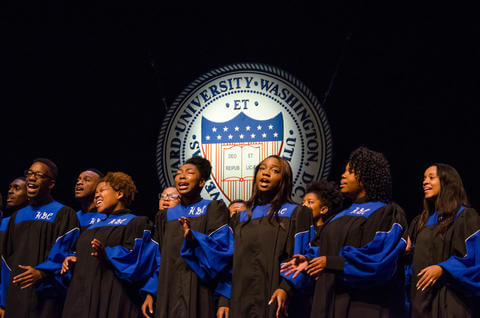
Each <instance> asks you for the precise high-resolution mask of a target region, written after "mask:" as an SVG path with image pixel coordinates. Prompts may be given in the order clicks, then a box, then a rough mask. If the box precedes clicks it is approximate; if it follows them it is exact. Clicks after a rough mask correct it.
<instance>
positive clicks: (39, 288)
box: [2, 158, 80, 317]
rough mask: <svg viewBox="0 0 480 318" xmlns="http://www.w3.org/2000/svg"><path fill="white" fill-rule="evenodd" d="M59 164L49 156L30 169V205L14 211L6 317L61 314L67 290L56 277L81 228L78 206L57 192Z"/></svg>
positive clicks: (7, 246) (5, 250)
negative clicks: (56, 196) (61, 199)
mask: <svg viewBox="0 0 480 318" xmlns="http://www.w3.org/2000/svg"><path fill="white" fill-rule="evenodd" d="M57 174H58V169H57V166H56V165H55V163H53V162H52V161H51V160H49V159H46V158H38V159H35V160H33V163H32V165H31V166H30V167H29V168H28V170H26V171H25V179H26V185H27V197H28V202H29V205H28V206H26V207H24V208H22V209H20V210H18V211H16V212H14V213H13V214H12V216H11V218H10V221H9V223H8V226H7V228H6V233H5V238H6V239H5V242H4V243H3V244H2V245H3V246H2V257H3V259H5V261H6V263H7V264H8V267H9V268H10V269H11V271H12V273H11V277H12V278H11V280H10V283H9V286H8V291H7V295H6V304H5V314H6V316H7V317H61V313H62V306H63V295H64V292H65V291H64V290H63V289H62V288H60V286H61V283H62V282H60V281H55V277H56V276H55V275H54V273H55V271H57V270H58V271H60V269H61V262H62V261H63V258H62V259H59V257H57V256H58V255H65V254H66V253H68V252H69V251H70V250H71V248H72V245H73V242H74V241H75V240H76V238H77V237H78V234H79V231H80V229H79V223H78V219H77V215H76V213H75V211H74V210H73V209H71V208H70V207H67V206H65V205H63V204H61V203H59V202H57V201H55V200H54V199H53V197H52V194H51V191H52V189H53V188H54V186H55V183H56V178H57Z"/></svg>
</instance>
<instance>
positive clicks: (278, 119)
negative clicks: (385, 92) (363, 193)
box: [157, 63, 332, 204]
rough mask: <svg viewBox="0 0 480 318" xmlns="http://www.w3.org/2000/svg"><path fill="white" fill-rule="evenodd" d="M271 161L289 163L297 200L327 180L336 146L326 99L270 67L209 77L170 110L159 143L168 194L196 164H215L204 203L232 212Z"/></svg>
mask: <svg viewBox="0 0 480 318" xmlns="http://www.w3.org/2000/svg"><path fill="white" fill-rule="evenodd" d="M269 155H279V156H281V157H283V158H285V159H286V160H288V161H289V163H290V165H291V167H292V170H293V182H294V186H293V193H292V196H293V199H294V200H295V201H297V202H301V201H302V198H303V196H304V194H305V186H306V185H307V184H308V183H309V182H311V181H314V180H319V179H321V178H326V177H327V176H328V172H329V169H330V165H331V157H332V138H331V133H330V127H329V124H328V120H327V117H326V114H325V112H324V110H323V108H322V106H321V105H320V103H319V101H318V99H317V98H316V97H315V96H314V95H313V94H312V92H311V91H310V90H309V89H308V88H307V87H306V86H305V85H304V84H303V83H302V82H301V81H300V80H298V79H297V78H295V77H294V76H293V75H291V74H289V73H287V72H285V71H283V70H281V69H279V68H277V67H275V66H270V65H265V64H255V63H240V64H232V65H227V66H224V67H220V68H217V69H214V70H211V71H208V72H206V73H205V74H204V75H202V76H200V77H199V78H198V79H196V80H195V81H194V82H193V83H191V84H190V85H188V86H187V87H186V88H185V89H184V91H183V92H182V93H181V94H180V95H179V96H178V97H177V98H176V100H175V101H174V102H173V104H172V105H171V106H170V108H169V110H168V112H167V114H166V116H165V118H164V120H163V123H162V126H161V130H160V133H159V137H158V143H157V171H158V175H159V178H160V184H161V185H162V187H166V186H169V185H172V184H173V180H174V176H175V172H176V169H177V168H178V167H179V166H180V165H182V164H183V163H184V162H185V161H186V160H187V159H188V158H190V157H192V156H202V157H205V158H207V159H208V160H210V162H211V163H212V176H211V177H212V178H211V179H210V180H209V181H208V182H207V183H206V186H205V187H204V190H203V192H202V196H203V197H205V198H208V199H220V200H223V201H225V202H226V203H227V204H228V203H229V202H230V201H232V200H235V199H243V200H247V199H248V198H249V196H250V194H251V192H252V183H253V175H254V169H255V166H256V165H257V164H258V163H259V162H260V161H261V160H263V159H264V158H266V157H267V156H269Z"/></svg>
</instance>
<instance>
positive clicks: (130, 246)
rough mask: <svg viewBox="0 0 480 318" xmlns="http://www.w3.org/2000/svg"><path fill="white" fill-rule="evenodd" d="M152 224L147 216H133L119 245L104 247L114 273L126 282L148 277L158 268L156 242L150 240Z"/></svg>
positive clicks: (158, 252) (158, 256) (158, 257)
mask: <svg viewBox="0 0 480 318" xmlns="http://www.w3.org/2000/svg"><path fill="white" fill-rule="evenodd" d="M152 228H153V227H152V224H151V222H150V221H149V220H148V218H147V217H144V216H142V217H135V218H134V219H132V220H131V221H130V222H129V223H128V224H127V225H126V230H125V237H124V241H123V242H122V244H121V245H117V246H107V247H105V254H106V257H107V258H108V260H109V261H110V263H111V264H112V265H113V267H114V268H115V275H116V276H117V277H118V278H120V279H122V280H125V281H128V282H132V283H133V282H139V281H142V280H146V279H148V278H149V277H150V276H151V275H152V273H154V272H155V270H156V269H157V268H158V263H157V260H159V259H160V255H159V254H160V251H159V249H158V244H157V243H156V242H154V241H153V240H152V237H151V231H152Z"/></svg>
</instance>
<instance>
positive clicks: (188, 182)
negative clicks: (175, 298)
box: [142, 164, 228, 318]
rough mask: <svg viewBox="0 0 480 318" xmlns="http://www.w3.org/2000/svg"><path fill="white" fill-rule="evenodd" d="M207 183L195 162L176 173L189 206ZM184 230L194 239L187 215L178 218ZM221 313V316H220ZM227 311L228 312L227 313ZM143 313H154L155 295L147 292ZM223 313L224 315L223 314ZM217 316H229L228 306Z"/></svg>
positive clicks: (181, 194) (184, 198)
mask: <svg viewBox="0 0 480 318" xmlns="http://www.w3.org/2000/svg"><path fill="white" fill-rule="evenodd" d="M204 185H205V179H204V178H203V177H202V176H201V175H200V171H199V170H198V168H197V167H196V166H195V165H193V164H184V165H183V166H181V167H180V168H179V169H178V170H177V173H176V174H175V188H176V189H177V191H178V193H179V194H180V202H181V204H182V205H183V206H189V205H191V204H194V203H196V202H198V201H200V200H201V199H202V197H201V195H200V193H201V192H202V189H203V186H204ZM178 222H179V224H180V226H181V227H182V230H183V236H184V237H185V239H193V236H192V233H191V229H190V228H191V226H190V220H189V219H188V218H186V217H182V218H180V219H178ZM219 313H221V314H220V316H219ZM225 313H226V314H225ZM142 314H143V316H144V317H147V318H148V317H152V315H153V296H152V295H150V294H147V296H146V297H145V301H144V302H143V305H142ZM222 314H223V315H222ZM217 317H228V308H227V307H220V308H219V309H218V311H217Z"/></svg>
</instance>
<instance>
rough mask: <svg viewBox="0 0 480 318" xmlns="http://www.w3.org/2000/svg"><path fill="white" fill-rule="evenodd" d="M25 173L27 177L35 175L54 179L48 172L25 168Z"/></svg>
mask: <svg viewBox="0 0 480 318" xmlns="http://www.w3.org/2000/svg"><path fill="white" fill-rule="evenodd" d="M23 175H24V176H25V177H27V178H28V177H31V176H35V177H36V178H41V179H47V178H50V179H53V178H52V177H50V176H49V175H48V174H46V173H43V172H40V171H32V170H25V171H24V172H23Z"/></svg>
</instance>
